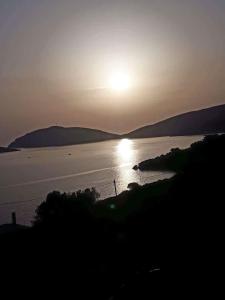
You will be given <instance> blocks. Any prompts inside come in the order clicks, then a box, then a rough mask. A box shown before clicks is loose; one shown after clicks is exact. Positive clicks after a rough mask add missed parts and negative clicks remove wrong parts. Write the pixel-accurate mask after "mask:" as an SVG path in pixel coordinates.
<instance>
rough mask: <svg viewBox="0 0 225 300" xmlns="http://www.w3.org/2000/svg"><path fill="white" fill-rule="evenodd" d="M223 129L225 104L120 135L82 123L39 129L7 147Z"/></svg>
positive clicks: (72, 143) (65, 144) (29, 146)
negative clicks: (78, 125)
mask: <svg viewBox="0 0 225 300" xmlns="http://www.w3.org/2000/svg"><path fill="white" fill-rule="evenodd" d="M211 133H212V134H214V133H225V104H223V105H219V106H214V107H210V108H205V109H201V110H196V111H191V112H187V113H184V114H180V115H177V116H174V117H171V118H168V119H166V120H163V121H160V122H158V123H155V124H153V125H147V126H144V127H141V128H139V129H136V130H134V131H132V132H130V133H127V134H123V135H119V134H113V133H109V132H105V131H102V130H97V129H90V128H83V127H60V126H52V127H49V128H43V129H38V130H35V131H33V132H30V133H27V134H25V135H24V136H22V137H19V138H17V139H16V140H15V141H13V142H12V143H11V144H10V145H9V148H35V147H53V146H67V145H76V144H83V143H93V142H101V141H107V140H111V139H120V138H131V139H132V138H148V137H160V136H181V135H184V136H185V135H204V134H211Z"/></svg>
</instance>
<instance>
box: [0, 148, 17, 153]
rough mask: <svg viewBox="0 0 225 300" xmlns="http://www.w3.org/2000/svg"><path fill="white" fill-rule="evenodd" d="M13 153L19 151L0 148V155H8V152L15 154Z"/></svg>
mask: <svg viewBox="0 0 225 300" xmlns="http://www.w3.org/2000/svg"><path fill="white" fill-rule="evenodd" d="M15 151H19V150H17V149H13V148H8V147H0V154H1V153H8V152H15Z"/></svg>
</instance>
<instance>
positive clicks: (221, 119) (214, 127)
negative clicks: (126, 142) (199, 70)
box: [126, 104, 225, 138]
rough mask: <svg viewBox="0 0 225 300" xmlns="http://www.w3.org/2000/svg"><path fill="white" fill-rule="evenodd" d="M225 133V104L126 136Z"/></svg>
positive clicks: (186, 114)
mask: <svg viewBox="0 0 225 300" xmlns="http://www.w3.org/2000/svg"><path fill="white" fill-rule="evenodd" d="M224 132H225V104H223V105H219V106H214V107H210V108H206V109H202V110H197V111H191V112H188V113H185V114H181V115H177V116H174V117H172V118H169V119H166V120H163V121H161V122H158V123H156V124H152V125H148V126H145V127H142V128H138V129H136V130H134V131H132V132H130V133H128V134H127V135H126V136H127V137H128V138H147V137H159V136H180V135H198V134H199V135H204V134H210V133H224Z"/></svg>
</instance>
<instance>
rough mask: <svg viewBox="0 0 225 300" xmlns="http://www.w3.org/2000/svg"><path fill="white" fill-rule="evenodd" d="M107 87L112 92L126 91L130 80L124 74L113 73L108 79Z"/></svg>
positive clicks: (129, 85)
mask: <svg viewBox="0 0 225 300" xmlns="http://www.w3.org/2000/svg"><path fill="white" fill-rule="evenodd" d="M109 87H110V89H111V90H112V91H118V92H120V91H126V90H128V89H129V88H130V87H131V80H130V77H129V75H128V74H126V73H125V72H115V73H113V74H112V75H111V77H110V79H109Z"/></svg>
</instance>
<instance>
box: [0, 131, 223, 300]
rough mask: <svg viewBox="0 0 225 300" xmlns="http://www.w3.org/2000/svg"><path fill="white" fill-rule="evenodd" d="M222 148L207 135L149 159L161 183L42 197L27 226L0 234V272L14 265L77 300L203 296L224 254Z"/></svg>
mask: <svg viewBox="0 0 225 300" xmlns="http://www.w3.org/2000/svg"><path fill="white" fill-rule="evenodd" d="M181 153H183V154H182V155H183V156H182V155H181ZM224 153H225V135H216V136H207V137H206V138H204V140H203V141H200V142H197V143H194V144H193V145H192V146H191V148H189V149H187V150H174V151H172V152H170V154H168V155H165V156H163V157H162V160H161V161H159V159H156V162H157V163H156V165H157V164H158V168H159V169H161V168H164V167H165V168H166V169H167V168H169V169H172V170H175V171H176V175H175V176H173V177H172V178H170V179H166V180H161V181H158V182H155V183H152V184H145V185H144V186H140V185H138V184H135V183H131V184H130V185H129V190H127V191H124V192H123V193H121V194H119V195H118V196H117V197H111V198H108V199H105V200H103V201H96V199H97V198H98V196H99V195H98V193H97V192H96V190H95V189H87V190H85V191H78V192H76V193H73V194H66V193H61V192H52V193H50V194H49V195H48V196H47V198H46V200H45V201H44V202H43V203H42V204H41V205H40V206H39V207H38V208H37V211H36V216H35V219H34V225H33V227H32V228H31V229H29V230H25V231H21V232H20V233H15V234H9V235H4V236H2V237H1V251H2V252H3V254H2V255H3V256H2V257H4V261H3V263H2V273H3V274H5V276H6V272H7V270H8V271H9V272H10V273H12V270H21V269H23V270H25V276H24V277H23V278H22V279H21V281H22V282H23V283H24V282H26V285H28V284H29V286H30V287H32V288H33V290H35V291H39V292H41V293H43V292H44V293H45V295H46V293H47V292H49V293H50V294H51V295H52V296H53V295H58V294H59V292H62V293H63V295H64V297H66V295H67V294H69V293H70V295H73V296H74V298H76V299H90V298H93V299H105V300H108V299H112V300H116V299H123V300H124V299H140V300H142V299H161V297H160V296H162V295H160V293H162V292H165V291H166V295H167V296H173V297H174V296H175V295H176V294H179V288H181V290H182V293H185V295H186V296H187V295H195V296H202V295H203V291H204V294H208V293H209V292H210V288H211V287H212V282H213V280H215V279H216V278H217V277H218V274H219V272H218V268H220V266H221V259H222V257H223V256H224V254H222V255H221V252H222V244H223V242H224V241H223V236H224V229H223V228H224V209H223V206H224V203H223V202H224V170H225V156H224ZM183 157H184V158H185V159H183ZM181 158H182V159H181ZM170 160H171V161H170ZM152 162H153V161H152ZM158 162H159V163H158ZM172 162H173V163H174V164H175V165H176V167H173V166H172ZM155 168H156V166H155ZM220 251H221V252H220ZM4 263H6V271H5V269H3V265H4ZM39 274H40V275H39ZM6 278H7V276H6ZM14 279H15V280H16V281H17V282H18V281H20V278H18V277H15V278H13V277H12V276H11V277H10V280H11V281H13V280H14ZM200 279H201V280H200ZM201 281H203V285H202V284H201ZM21 284H22V283H21ZM202 288H204V289H202ZM217 290H218V289H213V293H214V296H215V293H216V291H217ZM179 295H180V294H179ZM182 295H183V294H182ZM179 299H180V298H179Z"/></svg>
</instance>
